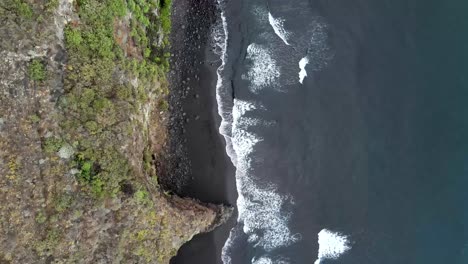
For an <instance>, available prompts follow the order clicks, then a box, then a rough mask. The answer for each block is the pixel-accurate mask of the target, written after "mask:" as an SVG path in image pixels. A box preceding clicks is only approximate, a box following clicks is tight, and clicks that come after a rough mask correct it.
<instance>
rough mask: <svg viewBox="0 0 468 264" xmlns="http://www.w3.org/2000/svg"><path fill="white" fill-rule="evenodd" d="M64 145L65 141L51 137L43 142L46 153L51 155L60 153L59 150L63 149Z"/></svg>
mask: <svg viewBox="0 0 468 264" xmlns="http://www.w3.org/2000/svg"><path fill="white" fill-rule="evenodd" d="M62 143H63V141H62V140H61V139H58V138H55V137H49V138H46V139H45V140H44V141H43V142H42V148H43V149H44V151H45V152H46V153H49V154H51V153H55V152H57V151H59V149H60V148H61V147H62Z"/></svg>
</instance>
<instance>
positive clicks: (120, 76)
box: [0, 0, 232, 263]
mask: <svg viewBox="0 0 468 264" xmlns="http://www.w3.org/2000/svg"><path fill="white" fill-rule="evenodd" d="M170 5H171V3H170V1H169V0H159V1H157V0H154V1H153V0H141V1H134V0H76V1H75V0H44V1H36V0H4V1H1V3H0V201H1V203H0V263H169V260H170V258H171V257H172V256H174V255H175V254H176V252H177V250H178V248H179V247H180V246H181V245H182V244H183V243H185V242H186V241H188V240H190V239H191V238H192V237H193V236H194V235H196V234H198V233H200V232H207V231H209V230H211V229H212V228H214V227H215V226H217V225H219V224H220V223H221V222H222V221H224V219H226V217H228V216H229V215H230V214H231V212H232V209H231V208H229V207H225V206H221V205H211V204H202V203H200V202H198V201H195V200H193V199H188V198H180V197H177V196H175V195H171V194H170V192H168V191H164V190H162V188H161V187H160V186H159V184H158V175H156V171H157V170H156V167H155V166H156V164H159V163H160V161H161V160H164V159H163V158H162V157H161V156H162V155H163V153H164V149H165V146H166V144H167V141H168V137H170V135H168V133H167V129H166V127H167V124H166V122H167V115H168V113H167V111H168V105H167V102H166V99H165V98H166V96H167V94H168V93H169V89H168V85H167V81H166V77H165V76H166V72H167V71H168V69H169V65H168V64H169V63H168V58H169V57H170V54H169V53H168V46H169V43H168V38H167V35H168V32H169V31H170Z"/></svg>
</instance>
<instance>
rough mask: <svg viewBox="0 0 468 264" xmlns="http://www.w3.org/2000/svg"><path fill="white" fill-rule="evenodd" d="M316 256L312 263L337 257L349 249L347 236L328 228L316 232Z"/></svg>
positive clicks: (315, 263)
mask: <svg viewBox="0 0 468 264" xmlns="http://www.w3.org/2000/svg"><path fill="white" fill-rule="evenodd" d="M318 243H319V250H318V257H317V260H316V261H315V262H314V264H320V263H322V261H323V260H325V259H337V258H339V257H340V256H341V255H342V254H344V253H345V252H346V251H348V250H349V249H351V246H350V245H349V244H350V243H349V241H348V237H347V236H345V235H342V234H340V233H337V232H333V231H330V230H328V229H322V230H321V231H320V232H319V233H318Z"/></svg>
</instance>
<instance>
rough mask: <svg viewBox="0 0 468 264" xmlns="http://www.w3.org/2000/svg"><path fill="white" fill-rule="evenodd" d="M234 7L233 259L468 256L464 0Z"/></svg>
mask: <svg viewBox="0 0 468 264" xmlns="http://www.w3.org/2000/svg"><path fill="white" fill-rule="evenodd" d="M222 10H223V12H224V15H225V17H226V21H227V32H228V42H227V44H228V45H227V53H226V55H225V62H226V64H225V67H224V70H222V71H221V76H222V78H223V80H224V83H223V84H221V85H218V103H219V104H220V106H221V107H220V114H221V115H222V116H223V117H224V119H225V121H226V124H224V125H225V127H222V128H221V132H222V133H223V134H224V135H225V136H226V138H227V140H228V149H227V151H228V153H230V155H231V157H233V160H234V163H235V164H236V165H237V166H236V167H237V170H238V171H237V188H238V191H239V196H240V200H239V201H238V207H239V211H240V215H239V224H238V227H237V228H234V229H233V231H232V233H231V237H230V239H229V241H228V242H227V244H226V245H225V250H224V252H223V254H224V261H225V263H229V261H230V262H231V263H257V264H260V263H262V264H263V263H314V262H315V261H316V260H317V261H316V262H315V263H353V264H354V263H356V264H358V263H359V264H366V263H378V264H385V263H389V264H390V263H391V264H400V263H401V264H405V263H424V264H430V263H438V264H439V263H468V225H467V224H468V215H467V213H468V2H467V1H462V0H450V1H435V0H425V1H422V0H412V1H402V0H392V1H390V0H387V1H383V0H379V1H375V0H356V1H349V0H332V1H331V0H323V1H322V0H309V1H306V0H292V1H284V0H283V1H277V0H274V1H273V0H271V1H268V2H267V1H259V0H255V1H252V0H249V1H247V0H236V1H227V2H225V3H224V4H223V5H222ZM269 14H270V16H271V17H272V18H271V17H269ZM275 27H276V31H275ZM302 58H307V59H308V61H309V63H308V64H307V65H306V66H305V70H306V72H307V76H306V77H305V78H304V79H303V83H302V84H301V83H300V82H299V71H300V68H299V61H300V60H301V59H302ZM233 97H234V98H235V99H234V103H232V100H233ZM229 146H231V147H232V148H230V147H229ZM321 230H325V231H323V232H324V233H323V234H325V235H324V237H323V240H322V241H320V243H319V242H318V233H319V232H320V231H321ZM327 238H328V239H329V240H327ZM319 248H320V250H321V251H322V257H320V259H318V258H319V256H318V252H319Z"/></svg>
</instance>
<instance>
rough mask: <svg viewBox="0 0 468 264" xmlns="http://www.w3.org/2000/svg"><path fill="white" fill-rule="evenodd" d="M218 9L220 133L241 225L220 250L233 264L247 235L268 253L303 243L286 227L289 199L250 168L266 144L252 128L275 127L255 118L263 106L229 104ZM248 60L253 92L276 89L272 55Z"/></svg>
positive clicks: (254, 50) (257, 48)
mask: <svg viewBox="0 0 468 264" xmlns="http://www.w3.org/2000/svg"><path fill="white" fill-rule="evenodd" d="M218 7H219V8H220V11H221V23H220V24H218V25H217V26H215V27H214V28H213V32H212V36H213V40H214V41H215V46H216V49H215V52H216V53H217V54H218V55H220V59H221V65H220V67H219V68H218V70H217V75H218V80H217V83H216V99H217V104H218V114H219V115H220V117H221V125H220V128H219V132H220V134H222V135H223V136H224V138H225V140H226V151H227V153H228V155H229V157H230V158H231V161H232V162H233V164H234V166H235V167H236V185H237V191H238V200H237V207H238V211H239V215H238V225H237V226H236V227H235V228H233V229H232V230H231V233H230V236H229V238H228V240H227V241H226V243H225V245H224V247H223V250H222V260H223V263H225V264H229V263H231V255H230V254H231V249H232V248H233V246H235V245H234V244H233V243H234V241H235V240H236V239H237V238H238V237H244V236H245V235H247V239H248V241H250V242H251V243H253V244H255V246H256V247H261V248H263V249H264V250H266V251H271V250H273V249H276V248H278V247H282V246H286V245H289V244H290V243H293V242H295V241H297V240H298V239H299V237H298V236H296V235H294V234H291V232H290V230H289V228H288V226H287V223H288V221H289V217H290V215H289V213H287V212H284V211H283V210H282V208H284V205H285V203H288V202H289V203H290V202H291V199H290V197H289V196H287V195H281V194H279V193H278V192H277V189H276V187H275V186H274V185H272V184H270V185H268V184H267V186H265V184H263V183H262V184H260V183H259V182H257V180H256V179H255V177H254V173H253V171H252V165H253V163H254V162H255V159H254V158H255V147H256V145H257V144H260V143H261V142H263V138H261V137H260V136H259V135H257V134H255V133H253V132H252V128H253V127H257V126H271V125H274V122H267V121H264V120H262V119H259V118H257V117H256V116H255V114H256V112H257V111H266V109H265V107H264V106H263V105H261V104H259V103H256V102H251V101H245V100H240V99H233V100H231V98H232V97H231V94H230V91H229V89H228V88H230V87H229V85H230V82H228V81H225V79H224V76H227V75H229V69H225V64H226V61H227V53H226V52H227V45H228V28H227V23H226V17H225V14H224V1H223V0H218ZM247 59H250V60H251V61H252V68H251V69H249V71H248V72H247V75H246V78H248V79H249V80H251V87H250V89H252V90H253V91H258V90H260V89H263V88H265V87H269V86H270V87H274V84H275V82H276V81H277V79H278V78H279V76H280V73H279V68H278V67H277V66H276V63H275V61H274V60H273V59H272V58H271V54H270V53H269V51H268V50H267V49H266V48H265V47H263V46H261V45H257V44H251V45H249V47H248V49H247ZM226 78H229V76H227V77H226ZM241 227H242V229H241ZM265 260H266V258H265ZM274 263H275V264H276V263H278V264H279V263H280V262H274ZM281 263H286V262H281Z"/></svg>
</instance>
